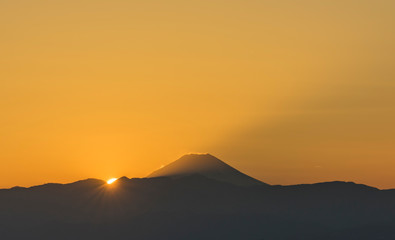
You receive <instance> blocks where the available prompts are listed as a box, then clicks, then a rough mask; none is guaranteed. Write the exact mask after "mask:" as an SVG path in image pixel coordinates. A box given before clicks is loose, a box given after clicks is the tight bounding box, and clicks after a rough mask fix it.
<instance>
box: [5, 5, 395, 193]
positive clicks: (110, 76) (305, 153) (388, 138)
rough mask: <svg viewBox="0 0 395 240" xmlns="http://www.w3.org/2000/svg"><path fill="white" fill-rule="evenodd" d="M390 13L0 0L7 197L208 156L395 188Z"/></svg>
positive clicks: (361, 8)
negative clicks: (25, 189)
mask: <svg viewBox="0 0 395 240" xmlns="http://www.w3.org/2000/svg"><path fill="white" fill-rule="evenodd" d="M394 12H395V1H392V0H341V1H340V0H323V1H316V0H311V1H307V0H300V1H294V0H282V1H269V0H267V1H265V0H227V1H224V0H188V1H183V0H168V1H163V0H144V1H136V0H128V1H127V0H111V1H109V0H57V1H50V0H45V1H44V0H36V1H30V0H18V1H15V0H1V1H0V32H1V35H0V109H1V111H0V166H1V167H0V188H5V187H12V186H16V185H19V186H32V185H37V184H43V183H47V182H60V183H67V182H72V181H76V180H80V179H84V178H89V177H93V178H100V179H109V178H112V177H120V176H128V177H145V176H146V175H148V174H149V173H151V172H152V171H154V170H156V169H158V168H159V167H160V166H162V165H165V164H168V163H170V162H172V161H174V160H176V159H177V158H179V157H181V156H182V155H183V154H187V153H211V154H213V155H215V156H216V157H218V158H220V159H222V160H223V161H225V162H227V163H228V164H230V165H232V166H234V167H235V168H237V169H239V170H241V171H243V172H244V173H246V174H248V175H251V176H253V177H255V178H257V179H259V180H262V181H264V182H266V183H269V184H300V183H314V182H323V181H334V180H342V181H354V182H358V183H364V184H368V185H371V186H376V187H379V188H395V174H394V172H395V150H394V149H395V148H394V145H395V127H394V123H395V66H394V65H395V44H394V42H395V28H394V26H395V14H394Z"/></svg>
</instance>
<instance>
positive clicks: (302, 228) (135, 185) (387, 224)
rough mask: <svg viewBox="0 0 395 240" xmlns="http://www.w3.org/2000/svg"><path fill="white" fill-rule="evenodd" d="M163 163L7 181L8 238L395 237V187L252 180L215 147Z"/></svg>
mask: <svg viewBox="0 0 395 240" xmlns="http://www.w3.org/2000/svg"><path fill="white" fill-rule="evenodd" d="M191 159H192V160H191ZM205 161H207V162H205ZM218 161H219V162H218ZM202 162H204V163H202ZM192 163H194V164H192ZM184 164H185V165H186V166H184ZM190 164H191V165H192V166H195V167H196V169H195V171H193V169H190ZM178 166H180V167H178ZM165 168H167V170H166V169H165ZM162 169H163V170H166V171H165V172H163V173H160V172H159V173H155V172H154V173H155V174H154V173H153V174H152V176H154V177H150V178H131V179H130V178H127V177H121V178H119V179H118V180H117V181H115V182H114V183H113V184H111V185H109V184H107V183H106V182H105V181H103V180H99V179H86V180H81V181H77V182H74V183H69V184H56V183H49V184H44V185H40V186H34V187H29V188H24V187H14V188H10V189H0V239H5V240H11V239H12V240H13V239H15V240H20V239H33V240H36V239H37V240H50V239H51V240H52V239H57V240H69V239H77V240H78V239H84V240H85V239H88V240H101V239H103V240H104V239H138V240H157V239H171V240H184V239H188V240H201V239H208V240H218V239H226V240H250V239H251V240H291V239H292V240H294V239H296V240H316V239H322V240H350V239H351V240H354V239H355V240H357V239H358V240H371V239H375V240H377V239H385V240H388V239H395V190H379V189H377V188H374V187H369V186H366V185H363V184H356V183H352V182H341V181H336V182H325V183H317V184H302V185H292V186H279V185H268V184H263V183H262V184H245V183H246V180H243V179H249V178H248V176H247V178H245V176H246V175H244V174H242V173H240V172H238V171H237V170H236V172H235V171H233V168H231V167H229V166H228V165H227V164H225V166H224V163H223V162H222V161H220V160H218V159H216V158H214V157H213V156H211V155H187V156H184V157H182V158H181V159H179V160H177V161H176V162H174V163H172V164H170V165H168V166H167V167H164V168H162ZM173 169H174V170H173ZM222 169H223V173H221V174H218V173H217V172H218V171H220V170H222ZM181 170H183V171H181ZM214 170H215V171H214ZM220 172H221V171H220ZM214 173H215V174H214ZM162 174H166V176H162ZM167 174H168V175H167ZM233 174H234V175H236V176H241V177H233ZM240 174H241V175H240ZM150 176H151V175H150ZM229 176H232V177H229ZM234 179H237V180H238V181H235V180H234ZM239 179H242V180H241V181H240V180H239ZM251 181H254V180H251ZM255 181H257V180H255ZM258 183H259V182H258Z"/></svg>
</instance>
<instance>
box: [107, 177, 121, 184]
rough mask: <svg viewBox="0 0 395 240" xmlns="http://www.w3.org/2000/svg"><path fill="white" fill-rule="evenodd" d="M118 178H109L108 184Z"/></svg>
mask: <svg viewBox="0 0 395 240" xmlns="http://www.w3.org/2000/svg"><path fill="white" fill-rule="evenodd" d="M117 180H118V178H111V179H109V180H107V184H112V183H113V182H115V181H117Z"/></svg>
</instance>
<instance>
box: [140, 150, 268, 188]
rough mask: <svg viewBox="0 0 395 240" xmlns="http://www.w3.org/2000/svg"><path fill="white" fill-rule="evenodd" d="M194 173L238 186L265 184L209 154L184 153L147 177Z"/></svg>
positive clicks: (178, 175) (180, 175) (181, 175)
mask: <svg viewBox="0 0 395 240" xmlns="http://www.w3.org/2000/svg"><path fill="white" fill-rule="evenodd" d="M195 174H199V175H202V176H205V177H207V178H211V179H215V180H218V181H222V182H228V183H232V184H234V185H239V186H250V185H260V184H265V183H263V182H261V181H258V180H256V179H254V178H252V177H250V176H248V175H246V174H244V173H242V172H240V171H238V170H237V169H235V168H233V167H231V166H229V165H228V164H226V163H224V162H223V161H221V160H219V159H218V158H216V157H214V156H212V155H210V154H188V155H184V156H183V157H181V158H180V159H178V160H176V161H174V162H172V163H170V164H168V165H166V166H164V167H162V168H160V169H158V170H156V171H154V172H153V173H151V174H150V175H148V176H147V177H148V178H153V177H183V176H189V175H195Z"/></svg>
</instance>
